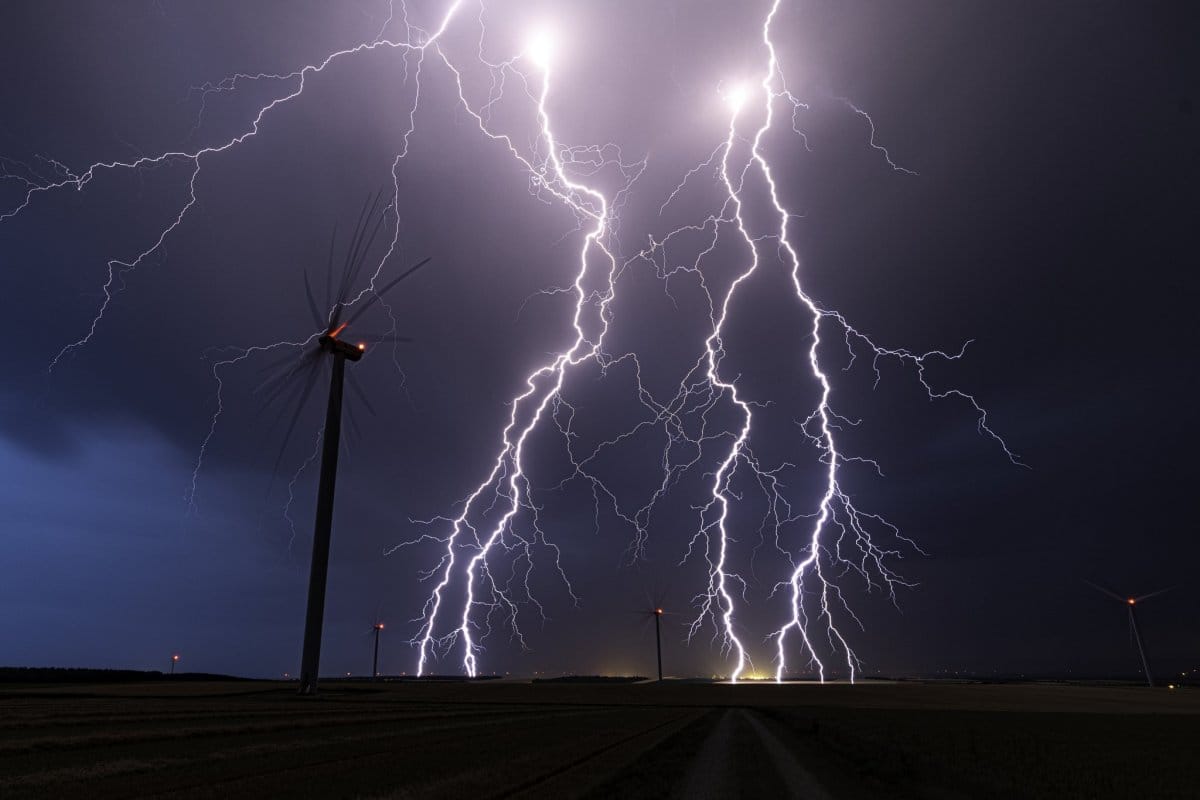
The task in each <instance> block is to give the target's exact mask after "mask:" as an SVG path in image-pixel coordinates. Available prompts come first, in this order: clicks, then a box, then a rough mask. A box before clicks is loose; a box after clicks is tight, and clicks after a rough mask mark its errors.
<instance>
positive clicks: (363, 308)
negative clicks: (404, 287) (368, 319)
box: [346, 256, 433, 325]
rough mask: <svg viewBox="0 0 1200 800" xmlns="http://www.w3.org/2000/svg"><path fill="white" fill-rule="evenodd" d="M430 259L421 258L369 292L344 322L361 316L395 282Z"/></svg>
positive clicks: (392, 286) (393, 285)
mask: <svg viewBox="0 0 1200 800" xmlns="http://www.w3.org/2000/svg"><path fill="white" fill-rule="evenodd" d="M432 260H433V256H429V257H427V258H423V259H421V260H420V261H418V262H417V263H416V264H413V265H412V266H411V267H409V268H408V269H406V270H405V271H404V272H401V273H400V274H399V275H397V276H396V277H395V278H392V279H391V280H390V281H388V282H387V283H385V284H384V285H383V287H382V288H379V289H376V290H375V291H374V292H373V293H372V294H371V296H370V297H368V298H367V299H366V300H365V301H364V302H363V304H362V305H361V306H359V307H358V308H357V309H355V311H354V313H353V314H351V315H350V318H349V319H348V320H346V324H347V325H349V324H350V323H352V322H354V320H356V319H358V318H359V317H361V316H362V315H363V314H364V313H365V312H366V310H367V309H369V308H370V307H371V306H372V305H374V304H375V303H376V302H378V301H379V299H380V298H381V297H383V296H384V295H385V294H387V293H388V292H390V291H391V290H392V289H394V288H395V287H396V284H398V283H400V281H402V280H404V279H405V278H407V277H408V276H410V275H412V274H413V273H414V272H416V271H417V270H419V269H420V268H421V267H423V266H425V265H426V264H428V263H429V262H430V261H432Z"/></svg>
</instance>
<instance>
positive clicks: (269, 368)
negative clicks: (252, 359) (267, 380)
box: [258, 350, 312, 374]
mask: <svg viewBox="0 0 1200 800" xmlns="http://www.w3.org/2000/svg"><path fill="white" fill-rule="evenodd" d="M310 355H312V352H311V351H310V352H308V353H305V352H304V351H303V350H302V351H300V352H299V353H288V354H287V355H286V356H284V357H283V358H275V359H272V360H270V361H268V362H267V363H266V364H263V366H262V367H261V368H259V370H258V371H259V374H262V373H264V372H273V371H274V370H277V369H279V368H280V367H282V366H283V365H285V364H291V365H293V366H294V365H296V364H298V363H299V362H301V361H303V360H304V359H305V358H306V357H308V356H310Z"/></svg>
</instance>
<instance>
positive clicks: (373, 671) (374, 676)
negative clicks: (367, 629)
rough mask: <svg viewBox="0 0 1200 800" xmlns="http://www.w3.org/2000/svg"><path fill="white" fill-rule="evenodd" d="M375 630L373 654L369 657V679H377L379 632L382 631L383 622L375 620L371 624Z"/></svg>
mask: <svg viewBox="0 0 1200 800" xmlns="http://www.w3.org/2000/svg"><path fill="white" fill-rule="evenodd" d="M371 630H373V631H375V656H374V657H373V658H372V659H371V680H373V681H377V680H379V634H381V633H383V623H382V622H376V623H375V624H374V625H372V626H371Z"/></svg>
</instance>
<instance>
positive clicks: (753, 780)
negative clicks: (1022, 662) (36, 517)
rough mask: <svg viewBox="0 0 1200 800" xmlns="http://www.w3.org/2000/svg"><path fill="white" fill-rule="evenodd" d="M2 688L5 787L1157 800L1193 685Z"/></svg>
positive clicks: (1198, 726) (12, 790)
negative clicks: (308, 695)
mask: <svg viewBox="0 0 1200 800" xmlns="http://www.w3.org/2000/svg"><path fill="white" fill-rule="evenodd" d="M293 692H294V687H293V686H290V685H287V684H274V683H240V682H239V683H235V682H211V683H182V682H180V683H172V682H158V683H152V684H150V683H147V684H126V685H98V684H97V685H65V686H64V685H57V686H30V685H24V686H18V685H10V686H0V797H3V798H5V800H16V798H23V797H87V798H108V797H131V796H150V795H167V796H172V797H273V796H287V797H289V798H297V797H365V798H374V797H395V798H406V797H413V798H417V797H451V798H457V797H470V798H491V797H546V798H565V797H593V798H598V797H620V798H637V797H713V798H718V797H719V798H725V797H834V798H841V797H851V798H853V797H881V798H882V797H886V798H903V797H913V798H917V797H919V798H967V797H969V798H976V797H982V798H987V797H995V798H1067V797H1079V798H1100V797H1114V798H1117V797H1120V798H1155V797H1180V798H1183V797H1189V798H1194V797H1196V796H1198V794H1200V788H1198V787H1200V692H1198V691H1197V690H1194V689H1193V690H1187V689H1181V690H1177V691H1169V690H1166V689H1159V690H1148V689H1141V688H1111V687H1108V688H1106V687H1082V686H1052V685H1044V686H1043V685H966V684H946V685H936V684H917V683H903V684H874V685H870V684H868V685H858V686H846V685H830V686H813V685H793V686H783V687H778V686H772V685H742V686H727V685H708V684H671V683H668V684H665V685H654V684H638V685H583V686H580V685H571V684H538V685H531V684H525V683H503V682H489V683H475V684H461V683H449V684H416V683H395V684H370V683H331V684H328V685H327V686H326V687H325V688H324V690H323V692H322V695H321V696H320V697H319V698H316V699H308V700H304V699H300V698H298V697H296V696H295V695H294V694H293Z"/></svg>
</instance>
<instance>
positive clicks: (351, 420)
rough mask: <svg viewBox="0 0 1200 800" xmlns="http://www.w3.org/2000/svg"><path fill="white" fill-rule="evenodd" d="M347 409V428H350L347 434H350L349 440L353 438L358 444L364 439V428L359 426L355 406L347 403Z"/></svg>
mask: <svg viewBox="0 0 1200 800" xmlns="http://www.w3.org/2000/svg"><path fill="white" fill-rule="evenodd" d="M346 377H349V375H347V376H346ZM345 409H346V422H347V428H348V431H347V432H348V433H349V434H350V436H349V437H348V438H351V439H353V440H354V441H356V442H357V441H359V440H360V439H362V428H360V427H359V426H358V417H357V416H355V414H354V406H353V405H352V404H350V403H347V404H346V406H345Z"/></svg>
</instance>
